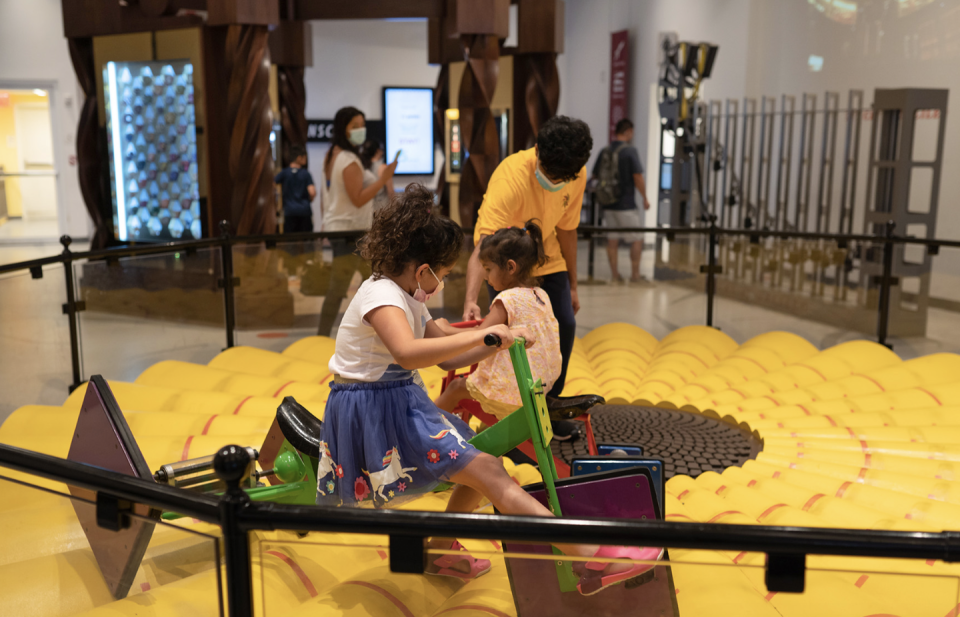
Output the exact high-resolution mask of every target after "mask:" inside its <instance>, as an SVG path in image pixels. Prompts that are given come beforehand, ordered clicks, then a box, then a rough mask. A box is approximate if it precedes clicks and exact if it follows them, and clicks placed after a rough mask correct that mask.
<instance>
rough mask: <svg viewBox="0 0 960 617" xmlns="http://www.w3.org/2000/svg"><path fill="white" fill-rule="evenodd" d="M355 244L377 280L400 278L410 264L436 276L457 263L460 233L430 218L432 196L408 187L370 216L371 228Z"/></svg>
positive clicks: (435, 217)
mask: <svg viewBox="0 0 960 617" xmlns="http://www.w3.org/2000/svg"><path fill="white" fill-rule="evenodd" d="M359 244H360V255H362V256H363V258H364V259H366V260H367V261H369V262H370V267H371V269H372V270H373V273H374V275H375V276H377V277H381V276H384V275H386V276H400V275H402V274H403V271H404V270H405V269H406V267H407V266H408V265H409V264H411V263H413V264H416V265H417V266H419V265H420V264H429V266H430V267H431V268H432V269H433V271H434V272H436V271H437V270H439V269H440V268H444V267H449V266H452V265H453V264H455V263H456V262H457V259H458V258H459V257H460V250H461V249H462V248H463V230H461V229H460V226H459V225H457V224H456V223H454V222H453V221H451V220H450V219H448V218H446V217H443V216H439V215H437V214H434V212H433V192H431V191H430V190H429V189H427V188H425V187H424V186H423V185H421V184H411V185H409V186H408V187H407V188H406V190H404V191H403V193H401V194H399V195H397V198H396V199H394V200H393V202H391V203H390V204H389V205H387V206H386V207H384V208H383V209H382V210H379V211H377V213H376V214H374V216H373V226H372V227H371V228H370V231H369V232H367V235H365V236H364V237H363V238H362V239H361V240H360V243H359Z"/></svg>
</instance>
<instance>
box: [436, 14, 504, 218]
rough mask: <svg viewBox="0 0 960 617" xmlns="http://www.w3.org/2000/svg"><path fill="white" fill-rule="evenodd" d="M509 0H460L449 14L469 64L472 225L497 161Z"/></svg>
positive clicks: (462, 101)
mask: <svg viewBox="0 0 960 617" xmlns="http://www.w3.org/2000/svg"><path fill="white" fill-rule="evenodd" d="M509 6H510V4H509V0H457V1H456V2H454V3H452V7H451V8H452V11H450V13H449V14H448V15H447V19H448V20H450V22H448V23H452V24H453V27H451V28H450V31H451V32H455V33H457V34H458V35H459V37H460V43H461V45H462V46H463V50H464V56H465V60H466V67H465V68H464V72H463V78H462V79H461V81H460V93H459V97H458V99H459V107H460V134H461V138H462V139H463V150H464V153H465V155H466V160H465V161H464V165H463V171H462V172H461V175H460V222H461V224H462V225H463V226H464V227H472V226H473V224H474V221H475V220H476V214H477V211H478V210H479V209H480V204H481V202H482V201H483V194H484V193H485V192H486V190H487V183H488V182H489V181H490V175H491V174H492V173H493V170H494V168H495V167H496V165H497V163H499V145H498V140H497V130H496V126H495V125H494V122H493V117H492V114H491V113H490V102H491V101H492V100H493V92H494V90H496V88H497V77H498V76H499V73H500V39H502V38H506V36H507V33H508V30H509V20H510V18H509Z"/></svg>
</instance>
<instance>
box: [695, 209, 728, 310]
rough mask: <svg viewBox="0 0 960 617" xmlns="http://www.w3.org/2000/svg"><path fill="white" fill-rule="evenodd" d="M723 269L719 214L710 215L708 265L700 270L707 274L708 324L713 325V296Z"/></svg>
mask: <svg viewBox="0 0 960 617" xmlns="http://www.w3.org/2000/svg"><path fill="white" fill-rule="evenodd" d="M722 271H723V267H722V266H718V265H717V215H715V214H711V215H710V234H709V240H708V241H707V265H705V266H700V272H705V273H706V275H707V325H708V326H710V327H711V328H712V327H713V298H714V296H715V295H716V292H717V274H719V273H720V272H722Z"/></svg>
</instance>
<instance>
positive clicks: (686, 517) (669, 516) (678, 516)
mask: <svg viewBox="0 0 960 617" xmlns="http://www.w3.org/2000/svg"><path fill="white" fill-rule="evenodd" d="M664 518H685V519H687V520H688V521H693V522H696V520H695V519H692V518H690V517H689V516H687V515H686V514H668V515H666V516H665V517H664Z"/></svg>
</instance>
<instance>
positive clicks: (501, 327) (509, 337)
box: [483, 324, 513, 349]
mask: <svg viewBox="0 0 960 617" xmlns="http://www.w3.org/2000/svg"><path fill="white" fill-rule="evenodd" d="M483 333H484V336H486V335H487V334H495V335H497V336H499V337H500V345H499V348H500V349H509V348H510V346H511V345H513V332H512V331H511V330H510V328H508V327H507V326H506V325H505V324H497V325H495V326H490V327H489V328H487V329H485V330H483Z"/></svg>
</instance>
